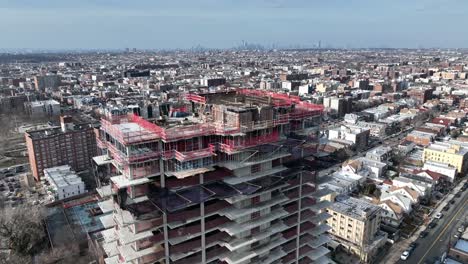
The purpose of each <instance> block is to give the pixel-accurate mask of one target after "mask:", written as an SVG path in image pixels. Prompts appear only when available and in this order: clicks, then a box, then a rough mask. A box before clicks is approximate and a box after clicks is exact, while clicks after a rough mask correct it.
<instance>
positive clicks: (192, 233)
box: [169, 217, 229, 245]
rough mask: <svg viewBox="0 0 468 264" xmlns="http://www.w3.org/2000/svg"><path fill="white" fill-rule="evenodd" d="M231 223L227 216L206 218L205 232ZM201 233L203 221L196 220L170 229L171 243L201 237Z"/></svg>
mask: <svg viewBox="0 0 468 264" xmlns="http://www.w3.org/2000/svg"><path fill="white" fill-rule="evenodd" d="M227 223H229V219H227V218H225V217H214V218H213V219H207V220H205V233H208V232H211V231H214V230H221V229H222V227H223V226H224V225H225V224H227ZM200 235H201V223H198V222H195V223H192V224H190V225H187V226H181V227H179V228H176V229H171V230H169V243H170V244H171V245H177V244H179V243H182V242H184V241H188V240H190V239H193V238H196V237H199V236H200Z"/></svg>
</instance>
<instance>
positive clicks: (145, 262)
mask: <svg viewBox="0 0 468 264" xmlns="http://www.w3.org/2000/svg"><path fill="white" fill-rule="evenodd" d="M118 251H119V263H135V264H136V263H138V264H140V263H141V264H149V263H155V262H156V261H158V260H161V259H162V258H164V247H163V246H162V245H155V246H151V247H148V248H145V249H141V250H136V249H135V247H134V246H133V245H125V246H120V247H118Z"/></svg>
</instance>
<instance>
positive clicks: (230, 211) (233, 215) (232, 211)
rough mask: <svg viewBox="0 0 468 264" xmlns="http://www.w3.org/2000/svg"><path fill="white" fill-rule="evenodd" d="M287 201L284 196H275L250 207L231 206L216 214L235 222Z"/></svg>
mask: <svg viewBox="0 0 468 264" xmlns="http://www.w3.org/2000/svg"><path fill="white" fill-rule="evenodd" d="M287 200H288V199H287V198H286V197H285V196H284V195H277V196H275V197H273V198H271V199H269V200H267V201H264V202H260V203H256V204H253V205H251V206H247V207H244V208H235V207H233V206H232V207H228V208H224V209H221V210H220V211H219V212H218V213H219V214H220V215H224V216H226V217H227V218H229V219H231V220H235V219H238V218H241V217H244V216H247V215H251V214H253V213H255V212H259V211H261V210H264V209H268V208H273V207H274V206H276V205H279V204H281V203H283V202H285V201H287Z"/></svg>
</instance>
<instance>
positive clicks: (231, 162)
mask: <svg viewBox="0 0 468 264" xmlns="http://www.w3.org/2000/svg"><path fill="white" fill-rule="evenodd" d="M170 111H171V112H172V113H175V112H178V113H185V114H184V115H175V116H185V117H177V118H172V117H166V118H159V119H157V120H145V119H143V118H141V117H139V116H136V115H112V114H109V115H108V116H106V117H105V118H104V119H103V120H102V126H101V131H100V134H99V135H98V143H99V146H100V147H101V148H106V149H107V152H108V155H109V157H110V159H111V162H112V164H113V167H115V168H114V173H115V174H116V175H117V176H113V177H112V178H111V186H110V188H109V187H108V188H109V190H111V192H110V193H111V195H110V197H111V199H109V200H105V201H102V202H100V206H101V209H102V211H103V212H109V211H113V214H112V216H109V217H106V218H105V219H104V218H103V219H102V221H104V222H105V223H104V226H111V228H109V229H106V230H104V231H102V232H100V233H99V234H98V236H96V237H97V238H98V239H97V240H96V241H94V242H93V243H94V244H95V246H96V247H99V248H100V249H101V250H100V251H101V252H102V258H101V261H102V262H104V263H107V264H117V263H134V264H144V263H174V264H185V263H189V264H195V263H228V264H247V263H284V264H288V263H301V264H305V263H333V262H332V261H330V260H329V259H328V257H327V254H328V252H329V250H328V249H327V248H326V244H327V243H328V242H329V241H330V240H329V238H328V237H327V236H326V235H325V234H324V233H325V232H326V231H328V230H329V227H328V226H327V225H326V224H325V220H326V219H327V218H328V217H329V215H327V213H326V212H325V211H324V209H325V208H326V207H327V206H328V205H329V202H327V201H325V200H324V199H323V197H325V196H326V195H327V194H328V192H327V191H326V190H318V189H317V186H316V184H315V174H314V173H313V172H311V171H310V170H304V167H302V166H301V162H300V160H301V159H302V158H303V157H304V155H305V153H306V152H305V151H304V150H303V148H302V146H303V145H304V140H298V139H292V138H290V136H291V135H298V134H301V132H302V134H304V133H303V132H304V131H305V132H307V131H309V130H310V131H315V130H314V129H316V128H317V127H318V126H319V124H320V119H321V114H322V107H321V106H318V105H314V104H311V103H308V102H303V101H301V100H300V99H299V98H298V97H294V96H288V95H286V94H277V93H272V92H266V91H257V90H248V89H239V90H235V91H228V92H222V93H209V94H208V93H207V94H185V95H181V98H180V101H179V102H178V103H177V104H173V105H172V106H171V109H170ZM314 133H315V132H314ZM305 134H307V133H305ZM98 191H100V190H98ZM101 191H102V189H101ZM98 251H99V250H98Z"/></svg>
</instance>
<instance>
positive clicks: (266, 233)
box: [222, 221, 288, 252]
mask: <svg viewBox="0 0 468 264" xmlns="http://www.w3.org/2000/svg"><path fill="white" fill-rule="evenodd" d="M286 229H288V226H286V225H285V224H283V223H282V222H281V221H279V222H276V223H274V224H272V225H271V226H270V227H268V228H267V229H265V230H262V231H260V232H258V233H255V234H251V235H250V236H248V237H244V238H237V237H235V236H234V237H231V238H230V239H229V240H228V241H225V242H224V243H222V245H223V246H225V247H226V248H227V249H229V250H230V251H231V252H234V251H236V250H240V249H242V248H244V247H247V246H250V245H252V244H254V243H256V242H260V241H262V240H264V239H266V238H268V237H271V236H274V235H275V234H278V233H281V232H283V231H285V230H286Z"/></svg>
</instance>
